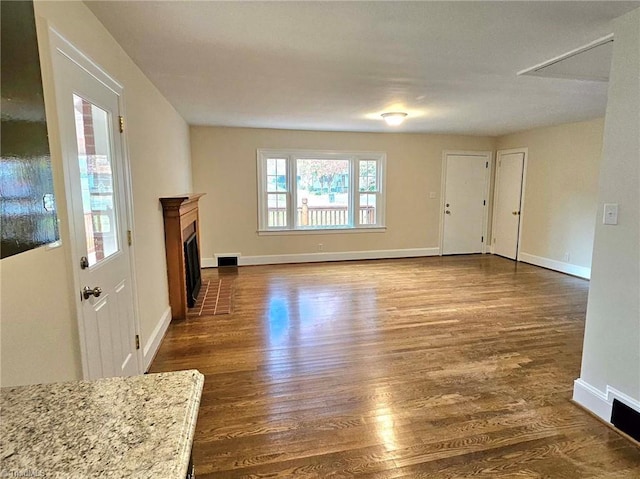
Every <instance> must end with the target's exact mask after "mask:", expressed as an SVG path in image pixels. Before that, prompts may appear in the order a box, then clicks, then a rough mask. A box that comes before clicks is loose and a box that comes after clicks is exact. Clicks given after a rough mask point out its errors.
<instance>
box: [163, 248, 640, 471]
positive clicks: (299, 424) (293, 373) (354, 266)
mask: <svg viewBox="0 0 640 479" xmlns="http://www.w3.org/2000/svg"><path fill="white" fill-rule="evenodd" d="M204 277H205V278H206V279H207V280H211V281H212V282H214V281H217V280H218V279H220V278H223V279H224V281H225V282H226V283H227V284H231V285H232V286H231V287H232V291H233V297H232V299H231V301H232V308H231V311H232V312H231V313H230V314H228V315H223V316H220V315H217V316H213V315H211V314H208V315H206V314H205V315H202V316H200V317H195V318H191V319H189V320H187V321H182V322H173V323H172V324H171V325H170V327H169V330H168V332H167V335H166V337H165V339H164V341H163V343H162V345H161V347H160V350H159V351H158V354H157V356H156V358H155V360H154V362H153V365H152V368H151V372H160V371H172V370H179V369H187V368H195V369H198V370H200V371H201V372H202V373H203V374H205V376H206V379H205V386H204V392H203V396H202V402H201V407H200V413H199V418H198V424H197V428H196V435H195V441H194V446H193V458H194V463H195V467H196V472H197V477H198V478H200V479H206V478H265V477H270V478H283V477H295V478H314V477H320V478H323V477H332V478H341V477H345V478H346V477H366V478H379V479H387V478H389V479H390V478H460V477H496V478H634V479H637V478H639V477H640V449H638V448H637V447H636V446H635V445H634V444H632V443H631V442H629V441H628V440H626V439H624V438H622V437H621V436H620V435H618V434H617V433H616V432H615V431H613V430H611V429H610V428H608V427H607V426H605V425H603V424H601V423H600V422H599V421H598V420H596V419H595V418H593V417H592V416H590V415H589V414H588V413H586V412H585V411H583V410H581V409H580V408H578V407H577V406H576V405H574V404H572V403H571V402H570V399H571V395H572V388H573V381H574V379H576V378H577V377H579V375H580V358H581V351H582V338H583V331H584V318H585V309H586V303H587V292H588V282H587V281H585V280H582V279H578V278H574V277H571V276H566V275H563V274H560V273H556V272H553V271H549V270H545V269H542V268H538V267H535V266H530V265H526V264H521V263H520V264H516V263H514V262H512V261H509V260H506V259H504V258H500V257H496V256H490V255H474V256H454V257H444V258H440V257H432V258H415V259H399V260H379V261H358V262H355V261H354V262H340V263H317V264H306V265H277V266H253V267H241V268H238V269H232V270H230V271H225V270H223V269H220V270H205V271H204Z"/></svg>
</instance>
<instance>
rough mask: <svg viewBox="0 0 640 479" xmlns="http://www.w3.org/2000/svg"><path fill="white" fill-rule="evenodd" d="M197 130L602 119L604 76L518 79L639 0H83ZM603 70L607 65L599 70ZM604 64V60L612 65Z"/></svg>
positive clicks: (478, 129)
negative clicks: (393, 115) (384, 116)
mask: <svg viewBox="0 0 640 479" xmlns="http://www.w3.org/2000/svg"><path fill="white" fill-rule="evenodd" d="M87 3H88V5H89V8H91V10H92V11H93V12H94V13H95V15H96V16H97V17H98V18H99V19H100V20H101V21H102V23H103V24H104V25H105V26H106V27H107V29H108V30H109V31H110V32H111V33H112V35H113V36H114V37H115V38H116V40H117V41H118V42H119V43H120V45H122V47H123V48H124V49H125V50H126V51H127V53H128V54H129V55H130V56H131V57H132V58H133V60H134V61H135V62H136V63H137V64H138V66H139V67H140V68H141V69H142V70H143V71H144V73H145V74H146V75H147V76H148V77H149V78H150V79H151V80H152V81H153V82H154V83H155V85H156V86H157V87H158V88H159V89H160V91H161V92H162V93H163V94H164V95H165V96H166V97H167V98H168V100H169V101H170V102H171V103H172V104H173V105H174V106H175V107H176V109H177V110H178V111H179V112H180V113H181V114H182V116H183V117H184V118H185V119H186V120H187V122H188V123H190V124H197V125H225V126H243V127H259V128H290V129H307V130H309V129H312V130H334V131H389V130H390V127H388V126H386V125H385V124H384V122H383V121H382V120H381V118H380V114H381V113H382V112H384V111H392V110H393V111H395V110H400V111H406V112H408V113H409V117H408V119H407V121H406V122H405V123H404V124H403V125H402V126H401V127H399V128H395V129H394V130H393V131H398V130H399V131H405V132H434V133H466V134H474V135H500V134H504V133H509V132H513V131H519V130H523V129H528V128H532V127H536V126H542V125H551V124H558V123H564V122H570V121H579V120H585V119H590V118H595V117H598V116H602V115H604V111H605V104H606V95H607V83H605V82H598V81H581V80H571V79H557V78H538V77H530V76H517V75H516V73H517V72H518V71H521V70H523V69H526V68H529V67H532V66H534V65H537V64H539V63H542V62H544V61H546V60H549V59H551V58H554V57H557V56H559V55H562V54H564V53H566V52H568V51H571V50H574V49H576V48H578V47H581V46H583V45H585V44H588V43H590V42H592V41H594V40H596V39H598V38H600V37H603V36H605V35H607V34H609V33H611V24H610V22H611V20H612V19H614V18H616V17H618V16H620V15H622V14H624V13H626V12H627V11H630V10H632V9H633V8H638V7H640V2H637V1H636V2H615V1H601V2H580V1H577V2H576V1H573V2H557V1H555V2H392V1H388V2H313V1H310V2H210V1H209V2H207V1H204V2H202V1H201V2H195V1H178V2H166V1H162V2H155V1H146V2H133V1H122V2H118V1H116V2H108V1H99V2H87ZM596 68H597V69H598V70H601V69H602V65H598V66H596ZM605 68H606V67H605Z"/></svg>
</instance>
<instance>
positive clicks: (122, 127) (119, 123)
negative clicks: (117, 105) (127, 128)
mask: <svg viewBox="0 0 640 479" xmlns="http://www.w3.org/2000/svg"><path fill="white" fill-rule="evenodd" d="M118 125H119V127H120V133H124V116H122V115H120V116H119V117H118Z"/></svg>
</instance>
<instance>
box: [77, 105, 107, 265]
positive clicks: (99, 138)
mask: <svg viewBox="0 0 640 479" xmlns="http://www.w3.org/2000/svg"><path fill="white" fill-rule="evenodd" d="M73 105H74V113H75V122H76V138H77V142H78V165H79V166H80V187H81V189H82V208H83V211H84V229H85V236H86V239H87V258H88V259H89V266H93V265H94V264H96V263H99V262H100V261H101V260H103V259H105V258H108V257H109V256H111V255H112V254H114V253H116V252H117V251H118V236H117V234H116V232H117V225H116V216H115V211H114V205H115V201H114V200H115V198H114V190H113V187H114V184H113V171H112V161H111V160H112V158H111V150H110V145H111V142H110V137H111V136H110V131H109V115H108V113H107V112H106V111H105V110H103V109H102V108H99V107H97V106H96V105H94V104H92V103H91V102H89V101H87V100H85V99H84V98H82V97H79V96H77V95H73Z"/></svg>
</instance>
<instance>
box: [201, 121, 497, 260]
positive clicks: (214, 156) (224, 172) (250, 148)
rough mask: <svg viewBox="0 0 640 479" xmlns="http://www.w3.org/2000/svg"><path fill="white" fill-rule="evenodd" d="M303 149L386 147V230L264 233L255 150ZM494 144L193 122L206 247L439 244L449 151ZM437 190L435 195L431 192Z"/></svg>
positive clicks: (264, 249) (255, 252)
mask: <svg viewBox="0 0 640 479" xmlns="http://www.w3.org/2000/svg"><path fill="white" fill-rule="evenodd" d="M258 148H299V149H320V150H361V151H362V150H367V151H384V152H386V153H387V176H386V185H387V201H386V218H387V230H386V232H382V233H354V234H323V235H304V234H297V235H279V236H259V235H258V234H257V233H256V230H257V225H258V220H257V204H258V200H257V189H256V188H257V186H256V183H257V173H256V150H257V149H258ZM447 149H450V150H454V149H456V150H493V149H494V140H493V139H492V138H484V137H473V136H447V135H428V134H391V133H338V132H317V131H291V130H268V129H250V128H222V127H201V126H192V127H191V156H192V168H193V181H194V185H193V187H194V191H197V192H203V193H206V194H207V195H206V196H204V197H203V198H202V199H201V213H200V215H201V236H202V245H201V251H202V256H203V258H213V256H214V254H216V253H218V254H219V253H241V254H242V255H243V256H260V255H281V254H296V253H317V252H318V243H322V244H323V250H324V251H325V252H329V253H330V252H351V251H367V250H395V249H413V248H437V247H438V234H439V210H440V183H441V168H442V152H443V150H447ZM429 192H435V193H436V195H437V198H436V199H429Z"/></svg>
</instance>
